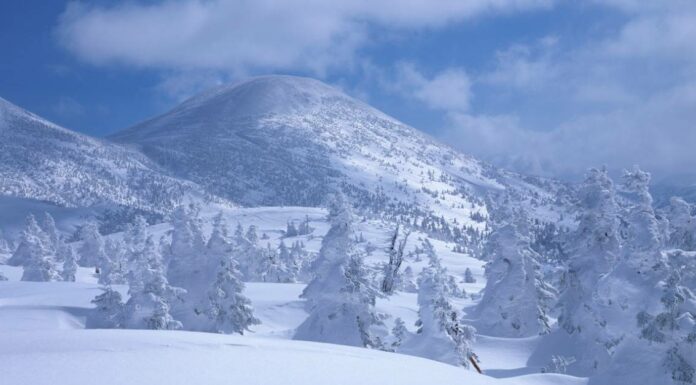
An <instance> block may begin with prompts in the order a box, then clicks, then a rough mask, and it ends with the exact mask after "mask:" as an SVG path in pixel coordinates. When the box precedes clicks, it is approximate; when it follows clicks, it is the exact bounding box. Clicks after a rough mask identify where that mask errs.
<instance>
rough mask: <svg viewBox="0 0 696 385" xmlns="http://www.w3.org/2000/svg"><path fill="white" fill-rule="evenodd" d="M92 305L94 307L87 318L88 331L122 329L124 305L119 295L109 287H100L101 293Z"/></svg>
mask: <svg viewBox="0 0 696 385" xmlns="http://www.w3.org/2000/svg"><path fill="white" fill-rule="evenodd" d="M92 303H93V304H94V305H95V306H96V308H95V309H94V310H92V311H91V312H90V314H89V315H88V316H87V324H86V326H87V328H89V329H115V328H121V327H124V304H123V300H122V297H121V294H120V293H119V292H118V291H116V290H114V289H112V288H111V286H104V287H102V293H101V294H99V295H98V296H96V297H95V298H94V299H93V300H92Z"/></svg>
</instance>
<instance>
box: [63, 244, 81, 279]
mask: <svg viewBox="0 0 696 385" xmlns="http://www.w3.org/2000/svg"><path fill="white" fill-rule="evenodd" d="M60 255H61V256H62V258H61V259H62V261H63V271H62V272H61V274H60V275H61V277H62V278H63V281H66V282H75V274H76V273H77V257H76V256H75V251H74V250H73V248H72V247H71V246H69V245H63V247H62V248H61V251H60Z"/></svg>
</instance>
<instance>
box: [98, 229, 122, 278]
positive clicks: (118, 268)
mask: <svg viewBox="0 0 696 385" xmlns="http://www.w3.org/2000/svg"><path fill="white" fill-rule="evenodd" d="M125 249H126V247H125V245H124V244H123V242H121V241H119V240H116V239H113V238H108V239H107V240H106V241H105V242H104V254H105V255H106V257H107V258H106V259H105V260H106V261H108V262H109V264H108V265H105V266H100V270H101V273H100V274H99V281H100V282H101V283H103V284H109V285H119V284H124V283H126V276H127V274H128V262H127V260H126V252H125Z"/></svg>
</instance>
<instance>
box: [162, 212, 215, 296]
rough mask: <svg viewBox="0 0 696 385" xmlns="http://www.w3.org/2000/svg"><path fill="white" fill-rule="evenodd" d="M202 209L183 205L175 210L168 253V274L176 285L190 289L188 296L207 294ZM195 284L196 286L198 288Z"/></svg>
mask: <svg viewBox="0 0 696 385" xmlns="http://www.w3.org/2000/svg"><path fill="white" fill-rule="evenodd" d="M198 213H199V209H198V208H196V207H194V206H179V207H177V208H176V209H175V210H174V212H173V213H172V218H171V223H172V232H171V239H172V242H171V246H170V247H169V250H168V253H167V256H166V258H167V262H168V267H167V276H168V277H169V279H170V280H171V283H172V285H176V286H179V287H182V288H184V289H186V290H187V291H188V295H187V296H189V297H190V296H194V295H195V296H197V298H196V300H200V299H202V298H203V297H204V294H203V293H204V291H205V289H204V288H205V287H206V285H207V284H209V283H210V282H205V280H206V277H205V273H206V272H205V268H206V261H205V237H204V236H203V231H202V230H201V223H200V222H201V221H200V218H199V216H198ZM194 286H195V287H194Z"/></svg>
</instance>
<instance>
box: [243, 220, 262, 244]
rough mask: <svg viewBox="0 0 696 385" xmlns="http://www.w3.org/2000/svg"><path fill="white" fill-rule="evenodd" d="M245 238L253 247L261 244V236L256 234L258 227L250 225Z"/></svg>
mask: <svg viewBox="0 0 696 385" xmlns="http://www.w3.org/2000/svg"><path fill="white" fill-rule="evenodd" d="M244 237H245V238H246V240H247V241H249V242H251V244H252V245H254V246H256V245H257V244H258V243H259V235H258V233H257V232H256V225H249V228H248V229H247V232H246V234H245V236H244Z"/></svg>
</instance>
